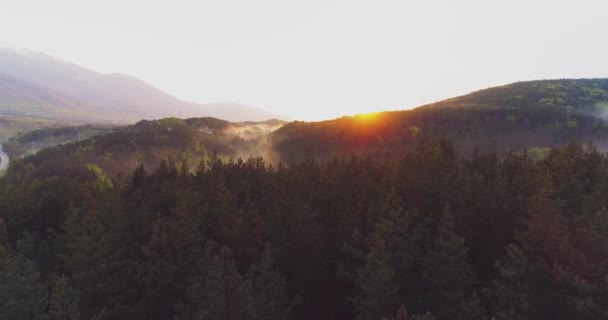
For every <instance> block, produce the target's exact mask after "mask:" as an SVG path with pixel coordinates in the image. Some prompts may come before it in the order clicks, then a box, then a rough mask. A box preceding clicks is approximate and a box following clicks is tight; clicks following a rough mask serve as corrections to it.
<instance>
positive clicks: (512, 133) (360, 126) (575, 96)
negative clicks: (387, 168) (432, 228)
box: [272, 79, 608, 159]
mask: <svg viewBox="0 0 608 320" xmlns="http://www.w3.org/2000/svg"><path fill="white" fill-rule="evenodd" d="M607 107H608V80H607V79H583V80H546V81H532V82H520V83H515V84H511V85H507V86H502V87H497V88H490V89H485V90H481V91H477V92H474V93H471V94H469V95H465V96H462V97H457V98H454V99H449V100H446V101H441V102H438V103H433V104H430V105H426V106H422V107H420V108H416V109H413V110H405V111H397V112H380V113H376V114H370V115H359V116H355V117H343V118H340V119H335V120H330V121H323V122H293V123H290V124H288V125H286V126H284V127H282V128H281V129H280V130H277V131H276V132H275V133H274V134H273V137H272V138H273V145H274V147H275V150H276V151H277V152H278V154H280V155H281V157H282V158H284V159H304V158H307V157H311V156H312V157H316V158H323V159H327V158H330V157H333V156H340V155H342V156H343V155H348V154H352V153H354V154H362V155H370V156H373V157H390V156H391V154H394V153H400V152H403V151H404V150H407V149H411V148H412V147H414V146H416V145H417V143H418V141H419V140H420V139H425V138H432V137H436V136H444V137H446V138H448V139H451V140H452V141H453V143H454V146H455V147H456V149H457V150H458V151H459V152H461V153H462V154H470V153H471V152H472V151H473V149H474V148H475V147H478V148H480V149H481V150H484V151H488V152H499V153H500V152H505V151H507V150H519V151H523V150H524V149H526V148H534V147H548V146H558V145H563V144H565V143H567V142H569V141H571V140H573V141H580V142H583V143H586V142H593V143H595V144H597V145H598V146H600V147H602V148H603V147H604V146H606V139H607V138H608V127H607V126H606V123H605V121H604V120H603V118H604V115H605V113H606V111H607V110H608V109H607Z"/></svg>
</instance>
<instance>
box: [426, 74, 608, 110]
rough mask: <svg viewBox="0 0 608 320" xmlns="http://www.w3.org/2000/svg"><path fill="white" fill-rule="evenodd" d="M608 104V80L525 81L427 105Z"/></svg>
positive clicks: (582, 106) (581, 107)
mask: <svg viewBox="0 0 608 320" xmlns="http://www.w3.org/2000/svg"><path fill="white" fill-rule="evenodd" d="M607 103H608V79H564V80H537V81H523V82H517V83H513V84H509V85H505V86H500V87H494V88H489V89H484V90H479V91H476V92H473V93H470V94H468V95H465V96H461V97H456V98H452V99H448V100H445V101H441V102H438V103H433V104H429V105H427V106H425V107H446V106H450V107H455V106H472V105H475V106H486V107H503V108H531V107H547V106H553V107H565V108H568V109H570V111H572V110H577V111H584V112H592V111H598V109H599V110H602V109H604V108H605V107H606V104H607Z"/></svg>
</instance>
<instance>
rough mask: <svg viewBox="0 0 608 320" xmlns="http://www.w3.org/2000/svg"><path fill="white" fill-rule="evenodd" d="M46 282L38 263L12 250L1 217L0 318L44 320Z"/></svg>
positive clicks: (46, 297) (46, 298)
mask: <svg viewBox="0 0 608 320" xmlns="http://www.w3.org/2000/svg"><path fill="white" fill-rule="evenodd" d="M47 306H48V295H47V290H46V284H45V283H44V282H43V281H42V279H41V277H40V274H39V273H38V271H37V270H36V266H35V265H34V264H33V263H32V262H31V261H29V260H28V259H27V258H25V257H24V256H22V255H20V254H16V253H14V252H12V250H11V248H10V245H9V243H8V237H7V233H6V228H5V227H4V223H2V221H1V220H0V319H15V320H21V319H23V320H30V319H31V320H45V319H47V318H48V317H47V315H46V313H45V310H46V308H47Z"/></svg>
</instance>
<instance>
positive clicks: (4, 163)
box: [0, 144, 10, 173]
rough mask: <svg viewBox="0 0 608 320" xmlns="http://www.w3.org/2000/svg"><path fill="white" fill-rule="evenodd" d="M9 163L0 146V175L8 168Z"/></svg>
mask: <svg viewBox="0 0 608 320" xmlns="http://www.w3.org/2000/svg"><path fill="white" fill-rule="evenodd" d="M9 161H10V159H9V158H8V155H7V154H6V153H4V150H2V145H1V144H0V173H1V172H4V171H5V170H6V168H8V163H9Z"/></svg>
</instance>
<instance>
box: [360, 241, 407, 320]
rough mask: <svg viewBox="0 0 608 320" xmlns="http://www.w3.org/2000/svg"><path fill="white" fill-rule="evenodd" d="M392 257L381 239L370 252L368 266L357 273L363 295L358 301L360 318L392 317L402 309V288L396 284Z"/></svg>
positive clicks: (362, 319) (367, 260) (361, 294)
mask: <svg viewBox="0 0 608 320" xmlns="http://www.w3.org/2000/svg"><path fill="white" fill-rule="evenodd" d="M391 262H392V254H391V253H390V252H389V251H388V250H387V249H386V247H385V245H384V243H383V241H382V240H379V241H378V242H377V243H376V244H375V245H374V246H373V247H372V248H371V250H370V252H369V253H368V255H367V257H366V259H365V265H364V266H363V267H362V268H361V269H360V270H359V271H358V272H357V279H356V284H357V288H358V289H359V291H360V293H359V296H358V297H357V299H356V300H355V313H356V315H357V319H361V320H367V319H369V320H371V319H381V318H383V317H388V316H389V315H390V314H391V313H392V312H393V310H395V309H396V307H397V306H398V291H399V287H398V286H397V285H396V284H395V270H394V269H393V267H392V265H391Z"/></svg>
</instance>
